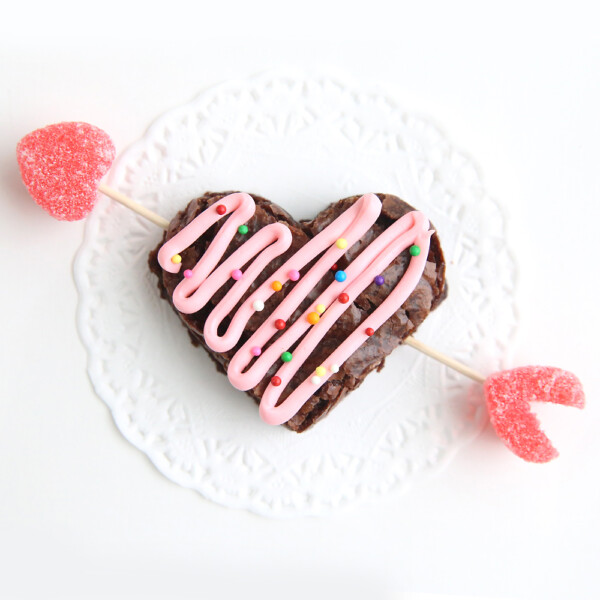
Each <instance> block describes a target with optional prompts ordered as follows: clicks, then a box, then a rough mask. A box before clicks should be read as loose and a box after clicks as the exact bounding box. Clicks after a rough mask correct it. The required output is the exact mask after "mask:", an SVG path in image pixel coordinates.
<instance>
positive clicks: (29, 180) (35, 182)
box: [17, 123, 115, 221]
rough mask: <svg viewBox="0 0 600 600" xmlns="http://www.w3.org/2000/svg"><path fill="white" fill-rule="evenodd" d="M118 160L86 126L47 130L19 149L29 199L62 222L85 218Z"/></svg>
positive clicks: (108, 143) (107, 143) (23, 142)
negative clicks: (102, 182) (111, 168)
mask: <svg viewBox="0 0 600 600" xmlns="http://www.w3.org/2000/svg"><path fill="white" fill-rule="evenodd" d="M114 158H115V147H114V145H113V143H112V140H111V139H110V137H108V135H107V134H106V133H105V132H104V131H102V130H101V129H98V128H97V127H94V126H93V125H89V124H88V123H58V124H56V125H49V126H48V127H44V128H42V129H37V130H36V131H33V132H31V133H30V134H28V135H26V136H25V137H24V138H23V139H22V140H21V141H20V142H19V144H18V145H17V161H18V163H19V167H20V169H21V176H22V178H23V182H24V183H25V185H26V186H27V189H28V190H29V193H30V194H31V195H32V196H33V199H34V200H35V201H36V202H37V203H38V204H39V205H40V206H41V207H42V208H43V209H44V210H46V211H47V212H49V213H50V214H51V215H52V216H53V217H54V218H55V219H59V220H61V221H77V220H78V219H83V218H84V217H86V216H87V214H88V213H89V212H90V211H91V210H92V208H93V206H94V203H95V202H96V197H97V195H98V184H99V183H100V180H101V179H102V177H104V175H105V173H106V172H107V171H108V169H110V166H111V164H112V161H113V160H114Z"/></svg>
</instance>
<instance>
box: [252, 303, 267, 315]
mask: <svg viewBox="0 0 600 600" xmlns="http://www.w3.org/2000/svg"><path fill="white" fill-rule="evenodd" d="M264 307H265V303H264V302H263V301H262V300H255V301H254V302H253V303H252V308H253V309H254V310H255V311H257V312H260V311H261V310H262V309H263V308H264Z"/></svg>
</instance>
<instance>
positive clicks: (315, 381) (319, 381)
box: [311, 375, 321, 385]
mask: <svg viewBox="0 0 600 600" xmlns="http://www.w3.org/2000/svg"><path fill="white" fill-rule="evenodd" d="M311 381H312V383H313V384H314V385H319V384H320V383H321V378H320V377H317V376H316V375H313V377H312V378H311Z"/></svg>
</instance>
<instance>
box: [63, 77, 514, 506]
mask: <svg viewBox="0 0 600 600" xmlns="http://www.w3.org/2000/svg"><path fill="white" fill-rule="evenodd" d="M110 184H111V185H112V186H113V187H115V188H116V189H119V190H120V191H122V192H124V193H126V194H128V195H130V196H131V197H132V198H134V199H136V200H138V201H139V202H141V203H143V204H144V205H146V206H148V207H149V208H151V209H152V210H154V211H156V212H157V213H159V214H161V215H163V216H164V217H166V218H168V219H170V218H172V217H173V215H174V214H175V213H176V212H177V211H178V210H180V209H182V208H183V207H184V206H185V205H186V204H187V202H188V201H189V200H190V199H192V198H193V197H197V196H199V195H201V194H202V193H204V191H207V190H212V191H220V190H243V191H248V192H250V193H256V194H260V195H264V196H265V197H267V198H269V199H270V200H272V201H274V202H277V203H278V204H280V205H282V206H283V207H284V208H286V209H287V210H289V211H290V212H291V213H292V214H293V215H294V216H295V217H296V218H297V219H301V218H309V217H312V216H314V215H315V214H316V213H317V212H319V211H320V210H321V209H322V208H324V207H325V206H326V205H327V204H328V203H330V202H333V201H335V200H337V199H339V198H342V197H345V196H349V195H353V194H359V193H365V192H370V191H372V192H388V193H394V194H397V195H399V196H400V197H402V198H403V199H405V200H407V201H408V202H410V203H411V204H412V205H413V206H415V207H417V208H419V209H420V210H422V211H423V212H425V213H426V214H427V215H428V216H429V218H430V220H431V221H432V223H433V224H434V226H435V227H436V228H438V229H439V235H440V238H441V240H442V244H443V249H444V253H445V255H446V259H447V262H448V270H447V278H448V282H449V288H450V293H449V296H448V299H447V300H446V301H445V302H444V303H443V304H442V305H441V307H440V308H439V309H438V310H437V311H435V312H434V313H432V314H431V315H430V316H429V317H428V319H427V320H426V322H425V323H424V324H423V326H422V327H421V328H420V330H419V332H418V337H419V338H420V339H422V340H423V341H425V342H426V343H429V344H431V345H433V346H435V347H437V348H439V349H441V350H442V351H447V352H449V353H451V354H452V355H453V356H455V357H456V358H458V359H459V360H463V361H465V362H467V363H468V364H470V365H473V366H474V367H475V368H479V369H481V370H482V371H484V372H490V371H492V370H494V369H497V368H499V367H500V365H499V364H498V357H502V356H505V355H506V353H507V350H508V347H509V345H510V342H511V338H512V335H513V332H514V329H515V324H516V313H515V308H514V304H513V297H514V289H513V288H514V281H515V266H514V262H513V260H512V258H511V256H510V254H509V252H508V250H507V248H506V245H505V242H504V235H503V229H504V217H503V214H502V212H501V210H500V208H499V207H498V205H497V204H496V203H495V202H494V201H493V200H492V199H491V198H490V197H489V196H488V195H487V194H486V192H485V190H484V188H483V185H482V182H481V178H480V176H479V173H478V171H477V168H476V167H475V166H474V164H473V163H472V162H471V161H470V160H469V159H468V158H467V157H466V156H465V155H464V154H462V153H461V152H459V151H458V150H456V149H455V148H454V147H452V146H451V145H450V143H449V142H448V140H447V139H446V138H445V137H444V136H443V135H442V134H441V132H440V131H439V130H438V129H437V128H436V127H435V126H434V125H433V124H432V123H430V122H429V121H428V120H427V119H424V118H422V117H418V116H415V115H412V114H410V113H407V112H405V111H404V110H403V109H402V108H401V107H400V106H399V105H398V103H397V102H396V100H395V98H394V97H393V96H392V95H390V93H389V92H386V91H385V90H380V89H373V88H369V89H368V90H365V89H363V88H361V87H360V86H358V85H355V84H353V83H347V82H343V81H342V80H338V79H335V78H332V77H329V76H323V75H316V76H307V75H305V74H286V73H281V72H270V73H267V74H265V75H261V76H259V77H256V78H252V79H248V80H244V81H236V82H230V83H227V84H224V85H220V86H218V87H215V88H213V89H210V90H208V91H206V92H204V93H203V94H201V95H200V96H199V97H198V98H196V99H195V100H194V101H193V102H191V103H189V104H186V105H184V106H182V107H180V108H176V109H174V110H171V111H169V112H168V113H166V114H165V115H164V116H162V117H161V118H160V119H159V120H158V121H157V122H156V123H155V124H154V125H153V126H152V127H151V128H150V129H149V131H148V132H147V133H146V135H145V136H144V137H143V138H142V139H141V140H140V141H138V142H137V143H136V144H134V145H133V146H132V147H131V148H129V149H128V150H127V151H126V152H124V153H123V154H122V155H121V157H120V158H119V159H118V161H117V163H116V165H115V167H114V168H113V170H112V173H111V181H110ZM161 235H162V232H161V231H160V230H159V229H158V228H157V227H156V226H154V225H152V224H151V223H149V222H146V221H144V220H143V219H142V218H141V217H138V216H137V215H135V214H133V213H130V212H129V211H127V210H126V209H124V208H123V207H121V206H118V205H116V204H113V203H111V202H110V201H108V200H107V199H106V198H103V199H101V200H100V201H99V203H98V206H97V209H96V210H95V211H94V213H93V214H92V215H91V216H90V217H89V219H88V222H87V225H86V232H85V239H84V242H83V245H82V247H81V249H80V251H79V253H78V256H77V260H76V265H75V277H76V282H77V287H78V291H79V296H80V302H79V309H78V328H79V331H80V334H81V337H82V339H83V341H84V344H85V347H86V349H87V352H88V357H89V359H88V371H89V375H90V378H91V381H92V383H93V385H94V388H95V389H96V392H97V393H98V395H99V396H100V397H101V398H102V399H103V400H104V402H106V404H107V405H108V407H109V408H110V410H111V411H112V414H113V416H114V419H115V422H116V423H117V425H118V427H119V429H120V430H121V432H122V433H123V435H124V436H125V437H126V438H127V439H128V440H130V441H131V442H132V443H133V444H134V445H135V446H136V447H138V448H139V449H140V450H142V451H143V452H145V453H146V454H147V455H148V456H149V457H150V459H151V460H152V461H153V462H154V464H155V465H156V466H157V467H158V468H159V469H160V471H161V472H162V473H164V474H165V475H166V476H167V477H168V478H169V479H171V480H173V481H176V482H177V483H179V484H181V485H183V486H186V487H190V488H193V489H195V490H197V491H198V492H200V493H201V494H202V495H204V496H205V497H207V498H209V499H211V500H213V501H214V502H217V503H219V504H222V505H225V506H229V507H239V508H245V509H249V510H252V511H255V512H257V513H260V514H263V515H266V516H273V517H288V516H297V515H307V514H311V515H322V514H327V513H328V512H330V511H332V510H334V509H338V508H340V507H342V506H346V505H349V504H352V503H355V502H356V501H358V500H361V499H368V498H373V497H376V496H378V495H380V494H387V493H390V492H396V491H398V490H401V489H404V488H405V487H406V486H407V484H409V483H412V482H414V481H416V480H418V478H419V477H421V476H422V475H424V474H426V473H428V472H431V471H433V470H434V469H435V468H436V467H439V466H440V465H442V464H446V463H447V462H448V459H449V458H450V457H451V456H452V454H453V453H454V452H455V451H456V450H457V449H458V448H459V447H460V446H461V445H462V444H465V443H466V442H468V441H470V440H471V439H473V438H474V437H475V436H476V435H477V433H478V432H479V431H480V430H481V428H482V426H483V425H484V424H485V422H486V413H485V408H484V406H483V400H482V395H481V389H480V387H479V386H477V385H474V384H473V383H472V382H470V381H469V380H467V379H465V378H464V377H462V376H460V375H457V374H455V373H453V372H451V371H449V370H448V369H447V368H445V367H443V366H442V365H439V364H438V363H435V362H434V361H432V360H429V359H427V358H425V357H423V356H421V355H419V353H418V352H416V351H415V350H413V349H411V348H408V347H401V348H398V349H397V350H396V351H395V352H394V353H393V354H392V355H391V356H390V357H389V358H388V359H387V360H386V368H384V369H383V371H382V372H381V373H378V374H371V375H370V376H369V377H367V379H366V380H365V382H364V384H363V385H362V386H361V388H360V389H359V390H357V391H355V392H353V393H352V394H351V395H349V396H348V398H347V399H345V400H344V402H342V403H341V404H340V405H339V406H338V407H337V408H336V409H335V410H334V411H333V412H332V413H331V414H330V415H329V416H328V417H327V418H326V419H324V420H323V421H321V422H320V423H318V424H317V425H316V426H315V427H314V428H313V429H311V430H309V431H308V432H306V433H303V434H301V435H298V434H295V433H293V432H290V431H288V430H286V429H284V428H282V427H276V428H273V427H269V426H267V425H265V424H264V423H262V422H261V421H260V419H259V417H258V410H257V407H256V406H255V404H254V403H253V402H252V401H251V400H250V399H249V398H248V397H247V396H246V395H245V394H242V393H240V392H238V391H236V390H234V389H233V388H232V387H231V386H230V385H229V383H228V381H227V379H226V378H225V377H223V376H222V375H221V374H219V373H217V372H216V371H215V369H214V366H213V364H212V362H211V361H210V360H209V359H208V357H207V356H206V354H205V353H204V351H203V350H201V349H197V348H194V347H193V346H192V345H191V344H190V343H189V339H188V336H187V333H186V332H185V330H184V328H183V327H181V325H180V324H179V322H178V319H177V316H176V315H175V314H174V313H173V312H172V311H171V309H170V308H169V307H168V305H167V303H166V302H165V301H164V300H161V299H160V298H159V294H158V291H157V288H156V282H155V280H154V277H153V276H152V275H151V274H150V273H149V271H148V268H147V255H148V252H149V251H150V250H151V249H152V248H153V247H154V246H155V245H156V244H157V242H158V241H159V239H160V238H161Z"/></svg>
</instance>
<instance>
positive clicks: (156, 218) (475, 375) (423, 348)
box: [98, 183, 486, 383]
mask: <svg viewBox="0 0 600 600" xmlns="http://www.w3.org/2000/svg"><path fill="white" fill-rule="evenodd" d="M98 190H99V191H100V192H102V193H103V194H104V195H105V196H108V197H109V198H112V199H113V200H116V201H117V202H119V203H121V204H122V205H123V206H126V207H127V208H129V209H130V210H132V211H134V212H136V213H137V214H138V215H140V216H142V217H144V218H145V219H148V220H149V221H151V222H152V223H154V224H155V225H158V226H159V227H162V228H163V229H167V227H168V226H169V221H167V220H166V219H165V218H163V217H161V216H160V215H157V214H156V213H155V212H152V211H151V210H150V209H148V208H146V207H145V206H142V205H141V204H140V203H139V202H136V201H135V200H132V199H131V198H129V197H128V196H126V195H125V194H122V193H121V192H117V191H116V190H113V189H112V188H111V187H109V186H107V185H105V184H104V183H101V184H100V185H99V186H98ZM403 343H404V344H406V345H407V346H410V347H411V348H414V349H415V350H418V351H419V352H422V353H423V354H426V355H427V356H429V357H430V358H433V359H434V360H437V361H438V362H441V363H442V364H444V365H446V366H447V367H450V368H451V369H454V370H455V371H457V372H458V373H462V374H463V375H465V376H466V377H470V378H471V379H473V380H474V381H478V382H479V383H483V382H484V381H485V380H486V377H485V375H483V374H481V373H479V372H478V371H475V370H474V369H472V368H471V367H468V366H467V365H465V364H463V363H461V362H459V361H457V360H455V359H454V358H452V357H450V356H448V355H446V354H443V353H442V352H440V351H439V350H436V349H435V348H432V347H431V346H428V345H427V344H424V343H423V342H420V341H419V340H416V339H415V338H414V337H412V336H411V335H409V336H408V337H407V338H405V339H404V342H403Z"/></svg>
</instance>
